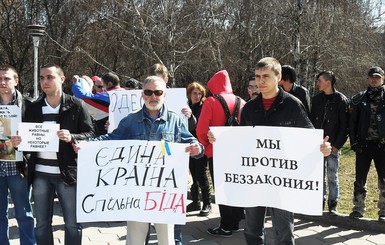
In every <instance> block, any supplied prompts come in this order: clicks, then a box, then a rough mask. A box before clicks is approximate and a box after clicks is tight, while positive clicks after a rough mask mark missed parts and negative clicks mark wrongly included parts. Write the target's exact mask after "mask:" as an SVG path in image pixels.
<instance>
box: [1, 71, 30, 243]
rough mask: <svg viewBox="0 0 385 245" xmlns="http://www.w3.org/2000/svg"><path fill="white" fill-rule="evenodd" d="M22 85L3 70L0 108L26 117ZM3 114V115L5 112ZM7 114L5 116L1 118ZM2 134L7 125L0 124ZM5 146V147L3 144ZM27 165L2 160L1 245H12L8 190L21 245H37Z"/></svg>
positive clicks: (15, 76) (25, 99)
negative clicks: (11, 108)
mask: <svg viewBox="0 0 385 245" xmlns="http://www.w3.org/2000/svg"><path fill="white" fill-rule="evenodd" d="M18 83H19V77H18V74H17V72H16V69H15V68H14V67H12V66H9V65H4V66H1V67H0V105H12V106H15V105H16V106H18V107H19V108H20V109H21V111H22V113H21V114H22V115H24V112H25V108H26V105H27V104H28V103H29V100H27V98H24V97H23V96H22V94H21V93H20V92H19V91H18V90H17V89H16V88H15V87H16V85H17V84H18ZM2 112H4V111H2ZM4 115H5V114H3V113H2V116H4ZM1 127H2V130H0V131H1V134H3V131H4V125H3V124H2V123H1ZM4 144H5V143H4ZM22 168H23V169H24V162H15V161H3V160H0V215H1V216H0V244H9V240H8V230H9V227H8V217H7V213H8V197H9V195H8V189H9V192H10V193H11V196H12V200H13V203H14V205H15V216H16V220H17V224H18V225H19V234H20V235H19V237H20V243H21V244H31V245H32V244H35V243H36V242H35V232H34V230H33V227H34V220H33V216H32V209H31V204H30V202H29V195H30V188H29V186H28V183H27V178H26V176H24V173H23V172H24V171H23V169H22Z"/></svg>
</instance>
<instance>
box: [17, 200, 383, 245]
mask: <svg viewBox="0 0 385 245" xmlns="http://www.w3.org/2000/svg"><path fill="white" fill-rule="evenodd" d="M213 207H214V209H213V213H212V214H210V216H209V217H198V216H192V215H189V216H188V217H187V224H186V225H185V226H184V227H183V236H184V237H183V240H184V241H183V244H185V245H186V244H196V245H234V244H235V245H243V244H246V242H245V239H244V237H243V232H242V231H240V232H238V233H234V234H233V236H232V237H231V238H222V237H213V236H211V235H209V234H208V233H207V232H206V230H207V229H208V228H212V227H215V226H217V225H218V223H219V211H218V206H217V205H214V206H213ZM10 216H11V219H10V237H11V244H12V245H16V244H17V245H18V244H19V239H18V230H17V223H16V220H15V219H14V218H12V216H13V209H12V205H11V206H10ZM243 222H244V221H242V223H241V227H243V226H244V223H243ZM371 222H377V221H371ZM267 227H268V228H267V237H268V241H269V244H273V243H272V233H271V232H272V231H271V221H270V220H268V222H267ZM381 227H382V226H381ZM384 227H385V226H384ZM54 230H55V231H54V237H55V245H59V244H60V245H61V244H64V242H63V238H64V231H63V230H64V226H63V219H62V218H61V210H60V206H59V205H58V203H57V202H56V203H55V212H54ZM151 234H152V235H151V242H150V244H157V242H156V235H155V232H154V231H152V232H151ZM295 236H296V243H297V244H298V245H318V244H346V245H354V244H357V245H366V244H368V245H369V244H371V245H373V244H378V245H379V244H384V245H385V229H384V230H383V231H382V232H381V231H380V232H366V231H359V230H350V229H346V228H345V229H344V228H339V227H336V226H333V225H327V224H324V223H322V222H320V221H308V220H307V219H306V218H305V219H304V218H303V217H302V218H301V219H296V220H295ZM125 238H126V227H125V222H108V223H107V222H106V223H87V224H84V229H83V245H91V244H92V245H94V244H95V245H99V244H100V245H102V244H103V245H124V244H125Z"/></svg>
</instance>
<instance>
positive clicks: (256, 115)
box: [240, 88, 313, 128]
mask: <svg viewBox="0 0 385 245" xmlns="http://www.w3.org/2000/svg"><path fill="white" fill-rule="evenodd" d="M240 125H241V126H281V127H298V128H313V125H312V124H311V122H310V119H309V118H308V116H307V113H306V110H305V107H304V105H303V104H302V103H301V102H300V101H299V99H297V98H296V97H294V96H292V95H290V94H288V93H286V92H285V91H283V89H282V88H280V89H279V93H278V95H277V98H276V99H275V101H274V102H273V104H272V105H271V107H270V109H269V110H268V111H265V109H264V107H263V103H262V95H261V94H259V95H258V96H257V97H256V98H255V99H253V100H250V101H248V102H247V103H246V105H245V106H244V107H243V109H242V113H241V124H240Z"/></svg>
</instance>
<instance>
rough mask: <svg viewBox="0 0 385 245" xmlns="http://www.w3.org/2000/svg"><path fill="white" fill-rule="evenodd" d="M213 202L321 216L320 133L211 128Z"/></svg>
mask: <svg viewBox="0 0 385 245" xmlns="http://www.w3.org/2000/svg"><path fill="white" fill-rule="evenodd" d="M210 130H211V131H212V132H213V133H214V135H215V138H216V141H215V142H214V145H213V150H214V156H213V160H214V163H213V164H214V179H215V181H214V183H215V200H216V201H217V202H218V203H220V204H226V205H230V206H238V207H255V206H266V207H275V208H279V209H284V210H288V211H291V212H294V213H302V214H308V215H322V199H323V155H322V153H321V151H320V145H321V144H322V140H323V130H318V129H304V128H289V127H262V126H256V127H211V128H210Z"/></svg>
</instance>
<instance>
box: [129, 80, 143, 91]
mask: <svg viewBox="0 0 385 245" xmlns="http://www.w3.org/2000/svg"><path fill="white" fill-rule="evenodd" d="M126 88H132V89H142V88H143V87H142V83H141V82H139V81H138V80H136V79H134V78H130V79H128V81H127V82H126Z"/></svg>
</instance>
